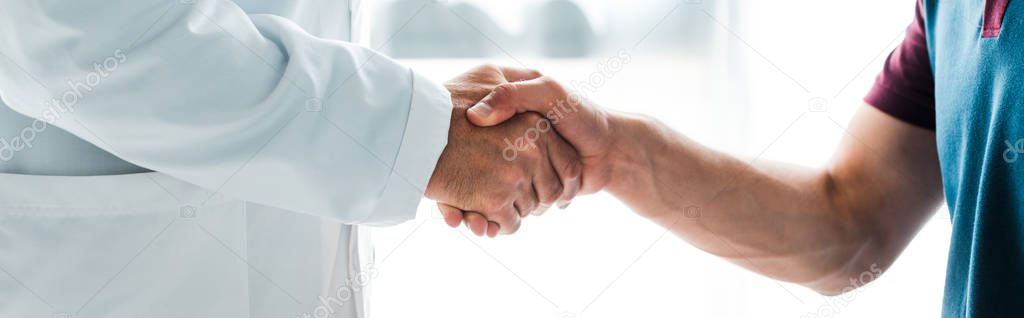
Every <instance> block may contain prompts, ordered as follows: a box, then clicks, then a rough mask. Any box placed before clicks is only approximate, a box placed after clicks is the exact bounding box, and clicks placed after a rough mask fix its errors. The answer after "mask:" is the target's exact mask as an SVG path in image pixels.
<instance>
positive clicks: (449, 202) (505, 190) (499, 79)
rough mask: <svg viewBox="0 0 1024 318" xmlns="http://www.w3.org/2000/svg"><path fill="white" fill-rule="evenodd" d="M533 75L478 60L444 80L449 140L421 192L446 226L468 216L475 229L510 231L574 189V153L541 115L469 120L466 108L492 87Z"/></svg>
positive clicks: (491, 233)
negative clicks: (492, 122)
mask: <svg viewBox="0 0 1024 318" xmlns="http://www.w3.org/2000/svg"><path fill="white" fill-rule="evenodd" d="M535 74H536V72H532V71H527V70H519V69H511V68H499V67H494V66H481V67H478V68H475V69H473V70H471V71H470V72H467V73H465V74H463V75H461V76H459V77H457V78H455V79H453V80H451V81H449V82H448V83H446V87H448V89H449V91H451V93H452V101H453V103H454V109H453V112H452V121H451V128H450V130H449V135H448V145H447V146H446V147H445V150H444V152H443V153H442V154H441V158H440V159H439V160H438V163H437V168H436V169H435V170H434V175H433V176H432V177H431V178H430V183H429V184H428V186H427V189H426V196H427V198H429V199H432V200H435V201H437V202H438V206H439V207H440V208H441V211H442V214H444V216H445V220H446V222H448V224H449V225H452V226H458V225H459V223H462V222H463V221H465V223H466V225H467V226H468V227H469V228H470V229H471V230H472V231H473V232H474V233H475V234H476V235H485V234H486V235H488V236H491V237H494V236H495V235H497V234H498V233H499V232H500V233H504V234H511V233H514V232H516V231H517V230H518V229H519V226H520V222H521V219H522V218H523V217H526V216H527V215H529V214H531V213H534V212H537V211H540V210H543V209H546V208H547V207H548V206H550V205H552V204H554V203H555V202H557V201H559V200H568V199H571V198H572V197H573V196H574V195H575V194H576V192H577V191H578V189H579V187H580V174H581V169H582V167H581V165H580V162H579V156H578V155H577V154H576V151H575V150H574V149H573V148H572V146H571V145H569V144H568V143H567V142H566V141H565V140H563V139H562V138H561V137H560V136H559V135H558V134H556V133H554V132H553V131H551V124H550V122H549V121H547V120H546V119H544V118H543V117H541V116H539V115H536V114H527V115H524V116H517V117H516V118H513V119H511V120H509V121H507V122H505V123H502V124H500V125H496V126H494V127H487V128H484V127H477V126H475V125H473V124H471V123H470V122H469V121H468V120H467V117H466V110H467V109H468V107H469V106H471V105H474V104H476V103H477V102H479V101H480V100H481V99H482V98H484V97H485V96H487V95H488V94H490V92H491V91H492V90H493V89H494V88H495V87H497V86H498V85H501V84H504V83H506V82H508V81H515V80H525V79H528V78H535V77H536V76H535Z"/></svg>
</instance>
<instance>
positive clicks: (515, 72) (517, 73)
mask: <svg viewBox="0 0 1024 318" xmlns="http://www.w3.org/2000/svg"><path fill="white" fill-rule="evenodd" d="M498 69H499V70H500V71H501V74H503V75H505V80H508V81H509V82H521V81H528V80H532V79H535V78H538V77H541V74H540V72H538V71H536V70H532V69H528V68H521V67H514V66H499V67H498Z"/></svg>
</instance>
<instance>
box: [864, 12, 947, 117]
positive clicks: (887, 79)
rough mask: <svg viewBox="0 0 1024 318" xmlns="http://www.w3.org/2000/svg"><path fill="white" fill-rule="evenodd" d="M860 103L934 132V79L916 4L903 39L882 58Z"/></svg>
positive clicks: (922, 19)
mask: <svg viewBox="0 0 1024 318" xmlns="http://www.w3.org/2000/svg"><path fill="white" fill-rule="evenodd" d="M864 101H865V102H867V103H868V104H870V105H871V106H873V107H875V108H877V109H878V110H880V111H882V112H884V113H886V114H889V115H890V116H893V117H895V118H896V119H899V120H901V121H903V122H906V123H909V124H911V125H914V126H918V127H921V128H925V129H929V130H935V77H934V75H933V73H932V66H931V59H930V58H929V56H928V44H927V40H926V38H925V33H924V16H923V12H922V9H921V2H920V1H919V2H918V5H917V16H916V18H915V20H914V23H912V24H911V25H910V27H909V28H907V35H906V38H904V39H903V43H902V44H900V46H899V47H897V48H896V49H895V50H893V51H892V53H891V54H890V55H889V58H887V59H886V61H885V67H884V68H883V69H882V72H881V73H880V74H878V77H877V78H876V79H875V85H874V87H872V88H871V91H870V92H869V93H868V95H867V96H866V97H864Z"/></svg>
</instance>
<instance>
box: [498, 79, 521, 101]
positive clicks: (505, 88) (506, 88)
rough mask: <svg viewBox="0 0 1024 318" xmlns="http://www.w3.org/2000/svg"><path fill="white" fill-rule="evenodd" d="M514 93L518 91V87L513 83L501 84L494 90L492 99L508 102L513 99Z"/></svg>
mask: <svg viewBox="0 0 1024 318" xmlns="http://www.w3.org/2000/svg"><path fill="white" fill-rule="evenodd" d="M516 91H518V86H517V85H516V84H514V83H505V84H501V85H498V87H495V88H494V98H496V99H498V100H508V99H511V98H513V97H515V95H516Z"/></svg>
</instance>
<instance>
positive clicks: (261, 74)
mask: <svg viewBox="0 0 1024 318" xmlns="http://www.w3.org/2000/svg"><path fill="white" fill-rule="evenodd" d="M0 98H2V99H3V102H4V103H5V104H7V105H8V106H9V107H11V108H12V109H14V110H15V111H17V112H19V113H21V114H24V115H26V116H30V117H34V118H37V119H40V120H43V121H45V123H47V124H51V125H55V126H57V127H60V128H61V129H64V130H66V131H68V132H70V133H72V134H74V135H76V136H78V137H79V138H82V139H84V140H86V141H88V142H90V143H92V144H95V145H96V146H98V147H100V148H102V149H104V150H106V151H108V152H110V153H113V154H114V155H116V156H118V157H120V158H122V159H124V160H126V161H129V162H131V163H133V164H136V165H139V166H141V167H145V168H148V169H151V170H154V171H159V172H162V173H165V174H168V175H170V176H173V177H176V178H179V179H182V180H184V181H187V182H189V183H192V184H195V185H198V186H200V187H203V188H206V189H210V190H213V191H217V192H218V193H222V194H225V195H229V196H232V197H235V198H239V199H242V200H247V201H252V202H255V203H260V204H265V205H269V206H275V207H279V208H283V209H287V210H292V211H297V212H301V213H308V214H313V215H320V216H325V217H330V218H333V219H336V220H338V221H340V222H343V223H349V224H357V223H358V224H373V225H386V224H394V223H399V222H402V221H405V220H409V219H412V218H413V217H414V216H415V210H416V206H417V205H418V203H419V201H420V199H421V198H422V195H423V192H424V189H425V188H426V185H427V182H428V181H429V179H430V176H431V175H432V173H433V169H434V165H435V164H436V162H437V159H438V157H439V156H440V153H441V152H442V150H443V148H444V146H445V144H446V143H447V134H448V125H449V123H450V120H451V107H452V106H451V98H450V96H449V95H448V91H447V90H446V89H445V88H444V87H442V86H441V85H438V84H435V83H432V82H430V81H428V80H426V79H424V78H423V77H421V76H419V75H417V74H415V73H414V72H412V71H411V70H410V69H408V68H406V67H404V66H402V65H400V64H398V63H396V62H394V61H392V60H390V59H388V58H386V57H384V56H381V55H379V54H378V53H376V52H373V51H372V50H369V49H366V48H364V47H360V46H357V45H353V44H350V43H344V42H339V41H332V40H326V39H322V38H318V37H315V36H312V35H310V34H308V33H306V32H305V31H304V30H303V29H302V28H300V27H298V26H296V25H295V24H294V23H293V22H291V21H290V20H287V19H284V18H281V17H278V16H274V15H266V14H253V15H249V14H247V13H246V12H244V11H243V10H242V9H241V8H239V7H238V6H236V5H235V4H234V3H233V2H231V1H217V0H212V1H207V0H190V1H164V0H133V1H118V2H116V4H112V3H108V1H101V0H76V1H43V2H39V1H12V2H6V3H5V5H4V9H3V10H0Z"/></svg>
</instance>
